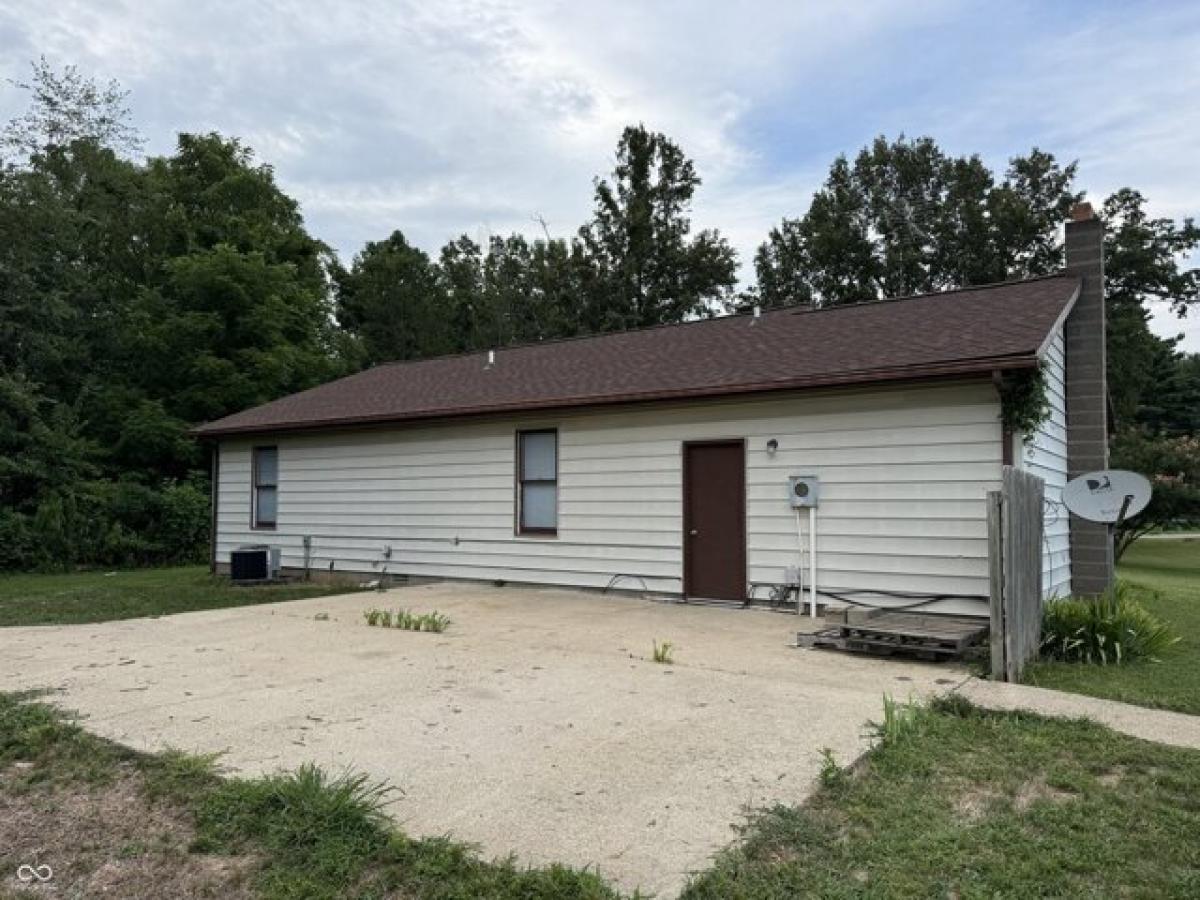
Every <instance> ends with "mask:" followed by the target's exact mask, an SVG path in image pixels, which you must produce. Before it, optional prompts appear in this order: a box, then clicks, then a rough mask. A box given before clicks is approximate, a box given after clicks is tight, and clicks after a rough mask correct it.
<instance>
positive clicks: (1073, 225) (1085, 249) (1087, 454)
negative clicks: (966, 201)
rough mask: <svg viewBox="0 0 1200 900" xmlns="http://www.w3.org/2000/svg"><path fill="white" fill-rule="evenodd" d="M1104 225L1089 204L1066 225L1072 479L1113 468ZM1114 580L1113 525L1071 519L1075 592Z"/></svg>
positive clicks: (1073, 212) (1099, 587)
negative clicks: (1073, 280)
mask: <svg viewBox="0 0 1200 900" xmlns="http://www.w3.org/2000/svg"><path fill="white" fill-rule="evenodd" d="M1103 251H1104V223H1103V222H1101V221H1100V219H1098V218H1097V217H1096V213H1095V212H1094V211H1093V210H1092V205H1091V204H1090V203H1078V204H1076V205H1075V208H1074V209H1072V210H1071V220H1070V221H1069V222H1067V226H1066V271H1067V273H1068V274H1070V275H1075V276H1077V277H1078V278H1079V279H1080V281H1081V285H1080V289H1079V298H1078V299H1077V300H1076V301H1075V308H1074V309H1072V310H1071V314H1070V315H1069V316H1067V321H1066V326H1065V335H1064V336H1065V339H1066V350H1067V352H1066V356H1067V469H1068V472H1069V475H1070V477H1071V478H1074V477H1076V476H1077V475H1082V474H1083V473H1084V472H1092V471H1095V470H1096V469H1105V468H1107V467H1108V383H1107V378H1106V374H1105V365H1106V359H1107V354H1106V352H1105V328H1104V252H1103ZM1112 580H1113V545H1112V537H1111V536H1110V534H1109V531H1108V526H1107V525H1102V524H1099V523H1096V522H1085V521H1084V520H1083V519H1080V518H1078V517H1077V516H1071V589H1072V591H1073V592H1074V593H1076V594H1099V593H1102V592H1103V591H1105V590H1106V589H1107V588H1108V586H1109V585H1110V584H1111V583H1112Z"/></svg>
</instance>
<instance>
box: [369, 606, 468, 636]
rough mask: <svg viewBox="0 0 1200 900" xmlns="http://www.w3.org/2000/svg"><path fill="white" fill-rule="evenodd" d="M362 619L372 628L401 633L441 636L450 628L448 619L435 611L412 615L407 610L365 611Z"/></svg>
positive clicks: (412, 613)
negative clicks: (394, 629) (424, 632)
mask: <svg viewBox="0 0 1200 900" xmlns="http://www.w3.org/2000/svg"><path fill="white" fill-rule="evenodd" d="M363 619H365V620H366V623H367V624H368V625H369V626H371V627H372V628H374V627H376V626H378V627H380V628H399V629H400V630H401V631H429V632H435V633H437V634H441V633H442V632H443V631H445V630H446V629H447V628H449V627H450V617H449V616H446V615H443V614H442V613H440V612H438V611H437V610H436V609H435V610H434V611H433V612H427V613H414V612H412V611H410V610H407V609H398V610H395V611H393V610H390V609H367V610H363Z"/></svg>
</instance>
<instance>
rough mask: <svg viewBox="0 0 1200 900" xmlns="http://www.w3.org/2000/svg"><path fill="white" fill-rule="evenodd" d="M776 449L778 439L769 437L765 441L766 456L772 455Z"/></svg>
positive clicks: (777, 447)
mask: <svg viewBox="0 0 1200 900" xmlns="http://www.w3.org/2000/svg"><path fill="white" fill-rule="evenodd" d="M778 449H779V441H777V440H775V438H771V439H770V440H769V441H767V456H774V455H775V451H776V450H778Z"/></svg>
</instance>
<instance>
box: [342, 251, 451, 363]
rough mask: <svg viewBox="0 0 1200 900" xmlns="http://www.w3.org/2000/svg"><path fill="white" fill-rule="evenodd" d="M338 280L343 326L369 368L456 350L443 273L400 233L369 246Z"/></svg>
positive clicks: (343, 271)
mask: <svg viewBox="0 0 1200 900" xmlns="http://www.w3.org/2000/svg"><path fill="white" fill-rule="evenodd" d="M334 280H335V284H336V286H337V320H338V323H339V324H340V325H341V326H342V327H343V328H344V329H346V330H347V331H349V332H350V333H351V334H353V335H355V336H356V337H357V338H358V339H359V341H360V342H361V348H362V354H363V355H362V362H363V363H365V364H366V365H374V364H376V363H381V362H388V361H391V360H402V359H421V358H423V357H426V356H436V355H438V354H439V353H446V352H448V351H450V350H451V349H453V335H452V334H451V332H450V329H449V328H448V324H449V323H448V320H447V318H446V307H447V303H446V295H445V293H444V289H443V285H442V283H441V282H440V280H439V278H438V273H437V271H436V269H435V267H434V266H433V264H432V263H431V262H430V260H429V257H428V255H426V254H425V252H424V251H422V250H419V249H417V248H416V247H414V246H412V245H411V244H410V243H409V242H408V241H407V239H406V238H405V237H404V235H403V234H401V233H400V232H399V231H395V232H393V233H392V235H391V236H390V237H389V238H387V239H386V240H383V241H372V242H370V243H368V244H367V245H366V247H364V248H363V249H362V251H361V252H360V253H359V254H358V255H357V256H356V257H355V258H354V261H353V263H352V264H351V266H350V268H349V270H340V271H338V272H337V273H336V274H335V278H334Z"/></svg>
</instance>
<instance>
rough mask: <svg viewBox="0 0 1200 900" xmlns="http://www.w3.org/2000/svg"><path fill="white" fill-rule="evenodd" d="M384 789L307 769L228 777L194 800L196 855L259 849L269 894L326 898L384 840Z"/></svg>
mask: <svg viewBox="0 0 1200 900" xmlns="http://www.w3.org/2000/svg"><path fill="white" fill-rule="evenodd" d="M391 791H392V789H391V788H388V787H386V786H385V785H382V784H379V783H376V782H372V781H370V780H368V778H367V777H366V776H365V775H355V774H351V773H348V772H347V773H345V774H343V775H339V776H337V777H330V776H329V775H327V774H326V773H325V772H324V771H322V770H321V769H319V768H317V767H316V766H314V765H311V764H306V765H303V766H301V767H300V768H299V769H297V770H296V771H295V772H287V773H280V774H277V775H269V776H267V777H266V778H260V779H253V780H242V779H237V780H232V781H228V782H225V783H224V784H222V785H220V786H219V787H218V788H217V789H216V790H214V791H212V792H211V793H209V794H207V795H205V796H204V797H202V798H201V799H200V802H199V804H198V806H197V810H196V825H197V831H198V835H197V839H196V844H195V847H196V849H198V850H201V851H208V852H212V851H223V852H239V851H244V850H253V849H257V848H259V847H261V848H262V849H263V850H265V851H266V852H267V854H268V858H269V862H268V864H267V867H266V869H265V871H264V872H263V873H262V874H261V883H262V887H263V890H264V893H267V894H268V895H279V894H283V895H286V896H307V897H325V896H329V897H333V896H336V893H335V892H334V891H333V890H331V888H330V886H332V885H339V884H340V885H344V884H347V883H353V881H354V880H355V879H356V878H357V876H358V875H359V874H360V873H361V871H362V869H363V867H364V866H365V864H366V862H367V860H368V859H369V858H370V857H371V856H372V855H374V854H376V853H378V852H379V851H380V850H382V849H383V848H384V847H386V846H387V843H388V832H387V816H386V814H385V811H384V810H385V805H386V803H387V795H388V794H389V793H390V792H391Z"/></svg>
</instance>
